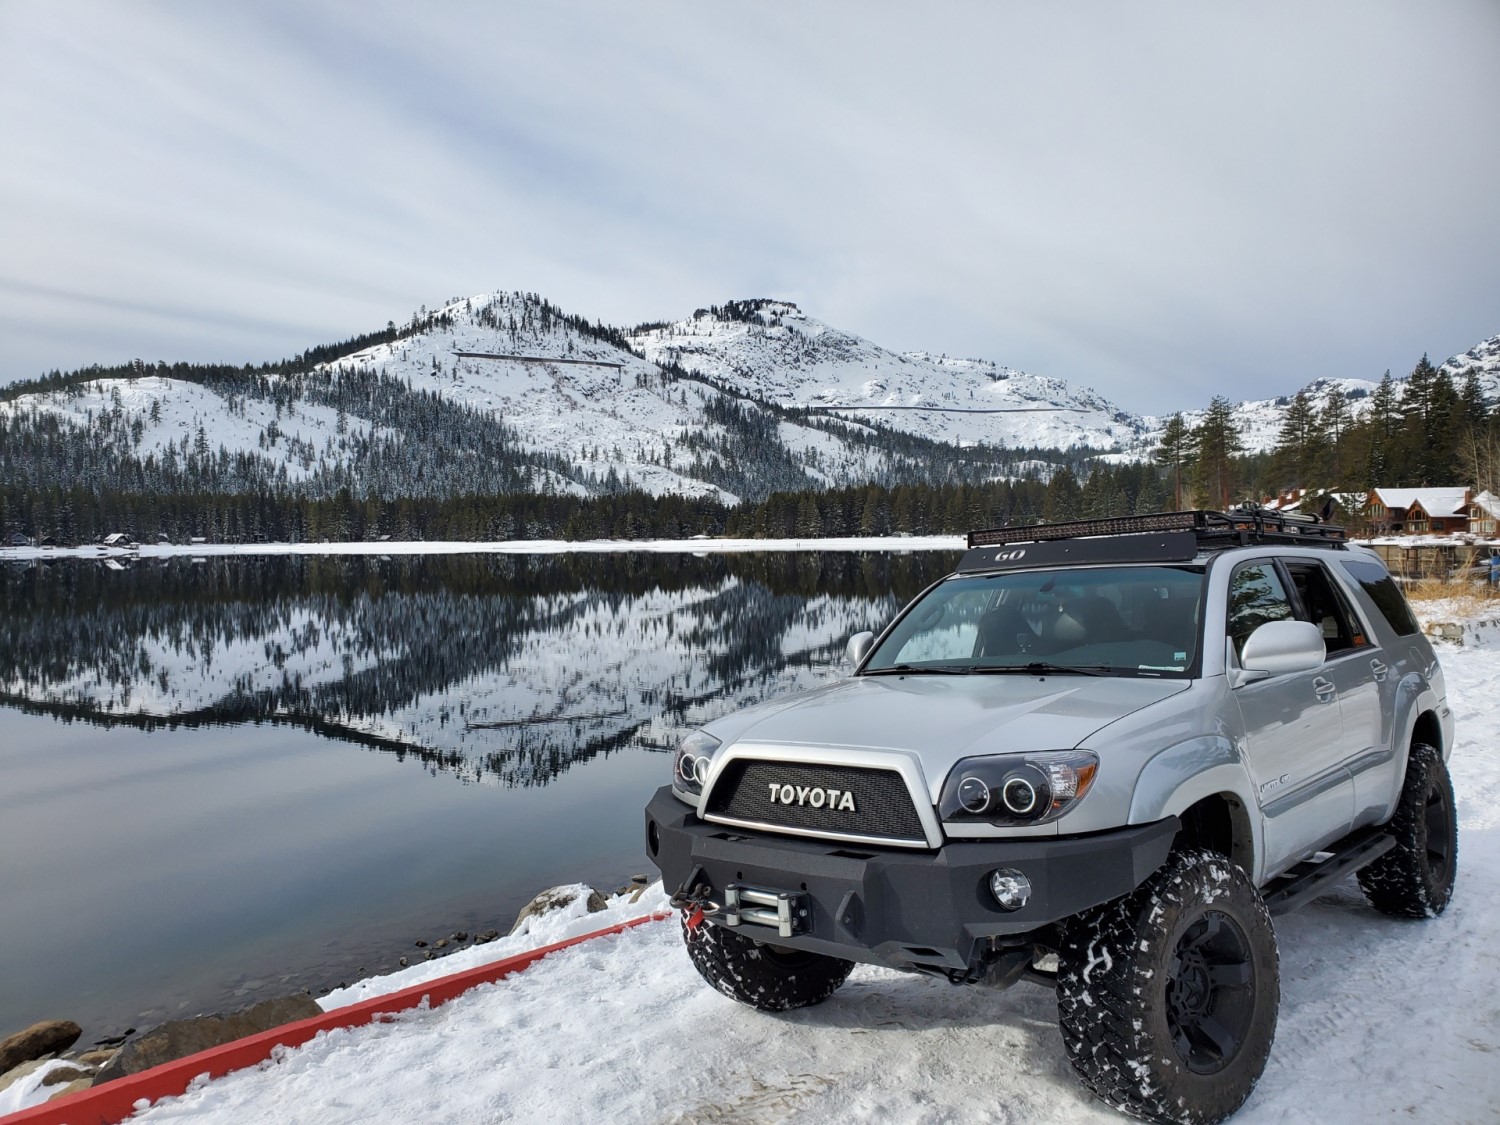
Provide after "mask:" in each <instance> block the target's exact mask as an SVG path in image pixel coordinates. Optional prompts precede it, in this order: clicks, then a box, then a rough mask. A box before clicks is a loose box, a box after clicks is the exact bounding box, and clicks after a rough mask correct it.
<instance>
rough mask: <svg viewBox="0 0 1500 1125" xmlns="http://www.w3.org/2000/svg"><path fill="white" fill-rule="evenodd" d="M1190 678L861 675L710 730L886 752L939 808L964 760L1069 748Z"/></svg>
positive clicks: (727, 740)
mask: <svg viewBox="0 0 1500 1125" xmlns="http://www.w3.org/2000/svg"><path fill="white" fill-rule="evenodd" d="M1191 683H1192V681H1191V680H1175V679H1174V680H1165V679H1163V680H1154V679H1139V678H1134V677H1104V676H1097V677H1096V676H1076V675H1074V676H1066V675H1048V676H1045V677H1039V676H1027V675H1007V676H994V675H980V676H921V675H915V676H855V677H852V678H850V679H847V680H841V681H839V682H838V683H836V684H830V685H829V686H827V687H823V688H818V689H816V690H814V691H810V692H804V693H802V694H799V695H793V696H788V697H786V698H784V699H778V700H775V701H773V702H771V703H769V704H766V705H764V706H762V707H757V708H752V709H750V710H747V711H742V712H739V713H737V714H734V715H729V716H726V717H725V718H724V719H722V720H720V721H718V722H714V723H709V724H708V725H707V726H706V727H705V729H706V730H707V731H708V732H709V733H710V734H712V735H714V736H715V737H716V738H720V739H722V740H723V742H724V744H725V746H726V747H727V746H729V745H731V744H755V743H762V744H773V745H777V746H787V745H796V746H806V747H807V748H808V749H810V750H816V749H818V748H838V749H846V750H880V751H888V752H894V753H899V754H904V755H906V756H908V757H910V758H912V759H914V760H915V761H916V762H917V764H918V766H919V767H920V769H921V770H922V774H923V776H924V777H925V778H926V781H927V785H928V788H929V789H930V790H931V792H932V799H933V800H934V801H936V800H937V799H938V796H939V790H940V789H941V787H942V784H943V779H944V778H945V777H947V776H948V772H949V770H951V769H952V768H953V766H954V764H955V763H957V762H958V761H959V760H960V759H962V758H969V757H974V756H977V755H981V754H1012V753H1018V752H1025V751H1030V750H1068V749H1071V748H1073V747H1074V746H1077V745H1078V744H1079V743H1080V742H1082V741H1083V740H1084V739H1086V738H1088V737H1089V735H1091V734H1093V733H1094V732H1095V731H1097V730H1099V729H1100V728H1101V727H1105V726H1108V725H1109V724H1110V723H1112V722H1115V721H1116V720H1117V719H1121V718H1124V717H1125V716H1126V715H1129V714H1132V713H1133V712H1135V711H1139V710H1140V709H1141V708H1142V707H1149V706H1150V705H1151V704H1153V703H1158V702H1160V701H1161V700H1163V699H1166V698H1168V697H1170V696H1173V695H1176V694H1177V693H1178V692H1181V691H1184V690H1186V689H1187V687H1188V686H1189V685H1190V684H1191Z"/></svg>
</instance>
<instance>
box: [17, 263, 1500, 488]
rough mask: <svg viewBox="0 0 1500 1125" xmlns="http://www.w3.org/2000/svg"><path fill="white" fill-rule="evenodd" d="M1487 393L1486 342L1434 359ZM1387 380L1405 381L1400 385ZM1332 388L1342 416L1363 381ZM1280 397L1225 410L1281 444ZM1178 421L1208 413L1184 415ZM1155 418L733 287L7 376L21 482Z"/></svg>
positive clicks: (1011, 438) (1057, 382) (722, 479)
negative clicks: (725, 298)
mask: <svg viewBox="0 0 1500 1125" xmlns="http://www.w3.org/2000/svg"><path fill="white" fill-rule="evenodd" d="M1470 368H1474V369H1475V370H1476V371H1477V372H1478V373H1479V375H1480V381H1481V389H1482V391H1483V393H1484V394H1485V395H1486V397H1487V398H1488V399H1489V400H1490V401H1495V400H1497V399H1500V336H1496V337H1493V338H1491V339H1489V340H1485V341H1481V342H1480V343H1479V344H1476V345H1475V346H1474V347H1473V348H1471V349H1470V350H1469V351H1468V352H1465V353H1463V354H1462V355H1458V356H1454V357H1451V358H1450V359H1448V360H1447V361H1445V363H1444V364H1443V365H1442V370H1444V371H1445V372H1448V373H1449V374H1450V376H1456V377H1458V378H1462V377H1463V375H1464V374H1465V373H1466V372H1467V371H1468V370H1469V369H1470ZM1394 382H1395V384H1396V387H1397V389H1398V392H1399V390H1400V389H1401V388H1403V387H1404V380H1395V381H1394ZM1335 387H1336V388H1338V389H1339V390H1341V391H1343V393H1344V394H1345V396H1346V397H1347V398H1348V399H1349V400H1350V406H1351V412H1352V413H1354V414H1355V415H1356V416H1357V415H1358V414H1360V413H1362V412H1363V411H1364V410H1365V409H1367V407H1368V400H1369V396H1370V394H1371V393H1372V392H1373V389H1374V387H1375V383H1373V382H1370V381H1367V380H1358V379H1337V380H1326V379H1323V380H1314V381H1313V382H1312V383H1311V384H1309V385H1308V389H1309V391H1310V393H1314V394H1315V395H1316V396H1319V397H1321V396H1322V395H1324V394H1326V393H1327V391H1328V390H1330V389H1333V388H1335ZM1290 399H1291V396H1280V397H1279V398H1276V399H1264V400H1251V401H1245V402H1242V403H1239V404H1238V405H1237V406H1236V407H1235V414H1234V417H1235V420H1236V423H1237V424H1238V425H1239V426H1240V428H1241V432H1242V435H1243V439H1244V441H1245V444H1246V447H1247V449H1248V450H1250V451H1252V452H1253V451H1258V450H1263V449H1266V448H1269V447H1270V446H1271V445H1274V443H1275V439H1276V436H1277V434H1278V433H1279V430H1280V422H1281V419H1282V418H1283V417H1284V408H1285V406H1286V404H1287V403H1289V402H1290ZM1182 413H1183V415H1184V418H1185V420H1187V421H1188V422H1189V424H1193V423H1195V422H1196V421H1197V420H1198V419H1199V418H1201V416H1202V411H1195V410H1185V411H1183V412H1182ZM1164 423H1165V418H1163V417H1152V416H1143V415H1137V414H1134V413H1131V412H1129V411H1126V410H1123V409H1122V408H1120V407H1118V406H1117V405H1116V404H1114V403H1112V402H1110V401H1109V400H1108V399H1106V398H1105V397H1104V396H1102V395H1100V394H1098V393H1097V392H1096V391H1094V390H1092V389H1091V388H1087V387H1081V388H1075V387H1072V386H1070V385H1069V384H1068V383H1067V382H1066V381H1064V380H1062V379H1059V378H1055V377H1049V376H1039V375H1033V374H1030V373H1027V372H1023V371H1018V370H1015V369H1013V368H1009V367H1005V366H1003V365H1000V364H998V363H996V362H993V361H989V360H982V359H960V358H952V357H949V356H947V355H937V356H934V355H933V354H932V353H930V352H894V351H890V350H888V349H885V348H882V347H880V346H879V345H877V344H874V343H872V342H871V341H868V340H865V339H864V338H862V337H860V336H857V335H855V334H853V333H849V332H846V331H844V330H842V329H838V328H836V327H833V326H830V325H828V324H825V323H823V322H821V321H818V320H816V319H815V318H812V317H810V316H808V315H807V314H805V313H804V312H803V311H802V310H801V309H800V308H798V307H797V306H796V305H795V304H793V303H791V302H788V301H779V300H774V299H756V300H747V301H731V302H728V303H727V304H725V305H724V306H710V307H708V308H700V309H698V310H696V311H695V312H694V313H693V315H692V316H690V317H687V318H685V319H682V320H678V321H660V322H653V323H648V324H643V325H638V326H636V327H634V328H629V329H621V328H615V327H611V326H608V325H604V324H603V323H602V322H597V321H595V322H589V321H588V320H586V319H585V318H582V317H579V316H576V315H571V314H567V313H564V312H563V311H562V310H561V309H559V308H557V307H556V306H554V305H552V304H551V303H550V302H548V301H546V300H544V299H542V298H541V297H540V296H538V295H537V294H534V293H522V292H501V291H497V292H491V293H483V294H478V295H475V296H471V297H466V298H465V297H460V298H454V299H451V300H449V301H447V302H444V303H443V304H441V305H440V306H439V307H438V308H436V309H434V310H431V311H429V310H428V309H427V308H426V307H425V306H424V307H423V308H421V309H420V310H418V312H417V313H415V314H414V315H413V317H412V319H411V320H410V322H408V323H407V324H406V325H403V326H402V327H400V328H397V326H396V325H395V324H394V323H388V324H387V326H386V330H385V331H384V332H378V331H377V332H374V333H370V334H367V335H365V336H359V337H354V338H352V339H350V340H348V341H345V342H344V344H342V345H329V346H325V347H321V348H313V349H309V350H308V351H307V352H306V353H304V354H303V355H302V356H299V357H297V359H296V360H293V361H286V362H283V363H280V364H266V365H262V367H261V368H259V369H255V368H249V367H247V368H244V369H235V368H229V367H201V368H195V367H190V366H189V365H175V366H173V367H170V368H169V367H167V366H166V365H157V366H155V367H148V366H147V365H144V364H135V365H127V366H126V367H124V368H116V369H97V368H96V369H85V370H84V371H81V372H77V373H74V374H73V375H70V376H60V375H59V376H53V377H50V378H48V379H43V380H37V381H33V382H32V383H30V384H21V385H17V386H13V387H12V388H7V389H5V392H4V393H0V425H3V426H4V430H3V432H4V434H5V436H6V437H7V442H6V445H7V447H8V450H9V451H10V454H11V455H10V457H9V458H8V459H5V458H4V456H3V454H0V460H4V461H5V464H4V468H5V469H6V472H7V474H8V479H10V480H12V481H13V482H15V483H16V484H17V485H18V486H20V487H26V486H31V487H36V488H44V487H63V486H66V487H92V488H96V489H97V488H100V487H106V486H107V487H113V488H116V489H119V490H122V491H147V492H150V491H165V492H181V491H185V490H188V489H190V488H197V489H200V490H207V491H229V492H245V491H288V492H293V493H297V494H302V495H309V496H330V495H334V494H336V493H339V492H340V491H341V490H347V491H348V492H349V493H350V494H351V495H354V496H382V497H390V496H405V495H410V496H444V495H454V494H459V493H462V492H514V491H533V492H541V493H560V494H566V495H576V496H589V495H594V496H597V495H609V494H611V493H614V492H618V491H622V490H626V489H638V490H642V491H646V492H649V493H652V494H654V495H658V496H660V495H667V494H672V495H680V496H685V497H697V498H703V499H709V500H715V501H720V502H724V503H734V502H737V501H739V500H744V499H759V498H763V497H764V496H765V495H767V494H768V493H770V492H773V491H796V490H801V489H808V488H834V487H844V486H849V485H858V484H864V483H875V484H884V485H895V484H900V483H915V482H923V483H941V482H944V481H958V482H966V481H967V482H978V481H984V480H995V479H1002V478H1006V477H1019V476H1021V475H1024V474H1025V473H1027V472H1029V471H1036V470H1037V469H1038V468H1040V469H1041V470H1042V471H1043V472H1045V471H1046V468H1045V466H1046V464H1047V463H1048V462H1052V463H1057V462H1059V461H1066V460H1072V461H1078V460H1082V459H1086V458H1088V457H1091V456H1107V457H1108V458H1109V459H1110V460H1140V459H1144V458H1145V457H1148V456H1149V454H1150V450H1151V448H1152V445H1153V444H1154V438H1155V436H1156V435H1157V434H1159V433H1160V430H1161V427H1162V426H1163V425H1164Z"/></svg>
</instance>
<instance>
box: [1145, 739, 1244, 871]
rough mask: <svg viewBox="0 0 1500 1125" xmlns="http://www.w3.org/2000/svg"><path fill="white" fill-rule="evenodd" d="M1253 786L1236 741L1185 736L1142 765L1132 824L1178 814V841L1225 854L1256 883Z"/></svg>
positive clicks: (1146, 822)
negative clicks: (1180, 826)
mask: <svg viewBox="0 0 1500 1125" xmlns="http://www.w3.org/2000/svg"><path fill="white" fill-rule="evenodd" d="M1259 807H1260V806H1259V805H1258V804H1257V803H1256V800H1255V789H1254V785H1253V783H1252V782H1251V780H1250V775H1249V773H1248V771H1247V770H1246V769H1245V765H1244V763H1243V762H1242V761H1241V760H1240V756H1239V754H1238V752H1236V750H1235V748H1234V745H1233V744H1232V743H1231V742H1230V741H1229V740H1228V739H1227V738H1223V737H1220V736H1207V737H1202V738H1193V739H1189V740H1187V741H1186V742H1182V743H1179V744H1178V745H1176V746H1173V747H1169V748H1168V749H1166V750H1163V751H1162V752H1161V753H1159V754H1157V755H1156V756H1155V757H1153V758H1152V759H1151V761H1149V762H1148V763H1147V764H1146V767H1145V768H1144V769H1143V770H1142V771H1141V773H1140V776H1139V778H1138V779H1137V781H1136V788H1135V794H1134V796H1133V797H1132V799H1131V805H1130V823H1132V824H1148V823H1150V822H1152V821H1155V820H1161V819H1163V818H1164V817H1169V816H1176V817H1178V818H1179V819H1181V820H1182V822H1183V827H1182V831H1181V832H1180V833H1179V837H1178V838H1179V842H1182V843H1186V844H1189V845H1191V844H1198V845H1201V846H1203V847H1208V848H1211V849H1212V850H1214V851H1217V852H1219V853H1220V854H1222V855H1226V856H1228V857H1229V858H1230V859H1232V860H1233V861H1234V862H1235V863H1236V864H1238V865H1239V866H1240V867H1241V868H1243V869H1244V871H1245V872H1246V873H1247V874H1248V875H1249V876H1250V878H1251V879H1252V880H1253V881H1254V882H1255V883H1256V884H1257V885H1259V884H1260V881H1261V863H1262V857H1263V856H1264V854H1265V849H1264V839H1263V834H1262V831H1261V819H1260V815H1259Z"/></svg>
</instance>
